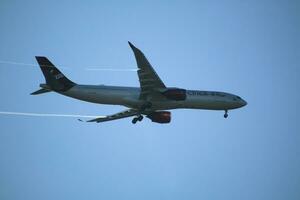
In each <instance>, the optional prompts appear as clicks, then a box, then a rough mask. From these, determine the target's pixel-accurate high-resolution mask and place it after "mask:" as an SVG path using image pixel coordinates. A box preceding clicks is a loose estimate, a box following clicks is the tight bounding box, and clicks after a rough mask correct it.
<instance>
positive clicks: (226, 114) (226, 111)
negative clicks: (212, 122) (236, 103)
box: [224, 110, 228, 118]
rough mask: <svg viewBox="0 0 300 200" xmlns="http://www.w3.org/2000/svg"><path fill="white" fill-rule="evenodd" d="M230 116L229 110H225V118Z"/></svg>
mask: <svg viewBox="0 0 300 200" xmlns="http://www.w3.org/2000/svg"><path fill="white" fill-rule="evenodd" d="M227 117H228V110H225V114H224V118H227Z"/></svg>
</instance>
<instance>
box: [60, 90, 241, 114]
mask: <svg viewBox="0 0 300 200" xmlns="http://www.w3.org/2000/svg"><path fill="white" fill-rule="evenodd" d="M61 94H63V95H66V96H69V97H72V98H75V99H79V100H83V101H87V102H92V103H98V104H110V105H123V106H126V107H129V108H139V107H140V106H142V105H143V104H144V103H145V101H144V100H140V99H139V96H140V88H136V87H118V86H104V85H99V86H94V85H75V86H74V87H72V88H71V89H70V90H68V91H66V92H61ZM236 97H237V96H236V95H233V94H229V93H224V92H211V91H197V90H187V98H186V100H184V101H174V100H168V99H166V98H163V96H162V99H161V100H159V101H155V100H154V101H153V100H152V101H151V103H152V107H151V110H153V111H154V110H170V109H176V108H194V109H209V110H229V109H235V108H239V107H241V106H242V104H243V102H241V101H243V100H239V99H237V98H236Z"/></svg>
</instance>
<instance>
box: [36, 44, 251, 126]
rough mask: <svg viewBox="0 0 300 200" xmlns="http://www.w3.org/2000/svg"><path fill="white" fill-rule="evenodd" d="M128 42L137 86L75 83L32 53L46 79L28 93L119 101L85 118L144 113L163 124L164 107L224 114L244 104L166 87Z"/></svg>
mask: <svg viewBox="0 0 300 200" xmlns="http://www.w3.org/2000/svg"><path fill="white" fill-rule="evenodd" d="M128 44H129V46H130V47H131V49H132V51H133V53H134V56H135V59H136V63H137V67H138V70H137V74H138V78H139V83H140V87H121V86H106V85H80V84H76V83H74V82H73V81H71V80H69V79H68V78H67V77H66V76H65V75H64V74H63V73H62V72H61V71H59V70H58V69H57V68H56V67H55V66H54V65H53V64H52V63H51V62H50V61H49V60H48V59H47V58H46V57H43V56H36V60H37V62H38V64H39V66H40V68H41V71H42V72H43V74H44V77H45V81H46V83H44V84H40V87H41V89H39V90H37V91H35V92H33V93H31V95H39V94H43V93H47V92H51V91H53V92H57V93H59V94H61V95H65V96H68V97H71V98H75V99H79V100H82V101H86V102H92V103H97V104H109V105H121V106H125V107H127V108H128V109H126V110H124V111H122V112H119V113H116V114H113V115H107V116H101V117H97V118H95V119H91V120H88V121H87V122H97V123H99V122H106V121H112V120H117V119H122V118H127V117H133V119H132V123H133V124H136V123H137V122H138V121H142V120H143V118H144V116H146V117H147V118H149V119H150V120H151V121H152V122H156V123H162V124H166V123H170V122H171V112H170V111H168V110H172V109H180V108H183V109H206V110H224V111H225V114H224V118H227V117H228V110H232V109H237V108H241V107H243V106H245V105H247V102H246V101H245V100H243V99H242V98H241V97H239V96H237V95H234V94H230V93H226V92H216V91H199V90H186V89H182V88H177V87H167V86H166V85H165V84H164V83H163V81H162V80H161V79H160V77H159V76H158V75H157V73H156V72H155V70H154V69H153V67H152V66H151V64H150V63H149V61H148V60H147V58H146V57H145V55H144V53H143V52H142V51H141V50H139V49H138V48H137V47H135V46H134V45H133V44H132V43H130V42H128Z"/></svg>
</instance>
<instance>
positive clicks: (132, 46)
mask: <svg viewBox="0 0 300 200" xmlns="http://www.w3.org/2000/svg"><path fill="white" fill-rule="evenodd" d="M128 44H129V46H130V47H131V48H132V49H134V48H136V47H135V46H134V45H133V44H132V43H131V42H130V41H128Z"/></svg>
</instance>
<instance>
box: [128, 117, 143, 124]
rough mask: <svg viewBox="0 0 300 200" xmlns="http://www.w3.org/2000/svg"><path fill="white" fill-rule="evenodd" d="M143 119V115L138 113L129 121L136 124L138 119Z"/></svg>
mask: <svg viewBox="0 0 300 200" xmlns="http://www.w3.org/2000/svg"><path fill="white" fill-rule="evenodd" d="M143 119H144V117H143V115H139V116H137V117H135V118H133V119H132V121H131V122H132V123H133V124H136V123H137V122H138V121H142V120H143Z"/></svg>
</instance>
